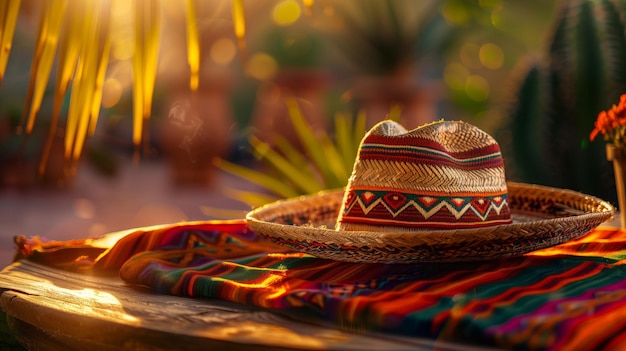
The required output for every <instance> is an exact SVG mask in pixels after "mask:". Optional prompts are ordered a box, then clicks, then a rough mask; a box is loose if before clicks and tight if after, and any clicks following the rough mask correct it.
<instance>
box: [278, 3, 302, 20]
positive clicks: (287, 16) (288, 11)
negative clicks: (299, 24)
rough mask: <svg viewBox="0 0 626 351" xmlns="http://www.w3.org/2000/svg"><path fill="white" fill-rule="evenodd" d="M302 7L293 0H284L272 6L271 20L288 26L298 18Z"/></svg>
mask: <svg viewBox="0 0 626 351" xmlns="http://www.w3.org/2000/svg"><path fill="white" fill-rule="evenodd" d="M301 14H302V9H301V8H300V5H299V4H298V3H297V2H295V1H294V0H284V1H281V2H279V3H278V4H276V6H274V10H273V11H272V20H273V21H274V23H276V24H277V25H279V26H288V25H290V24H292V23H294V22H295V21H297V20H298V18H300V15H301Z"/></svg>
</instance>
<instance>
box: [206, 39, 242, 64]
mask: <svg viewBox="0 0 626 351" xmlns="http://www.w3.org/2000/svg"><path fill="white" fill-rule="evenodd" d="M236 54H237V48H236V47H235V43H233V41H232V40H230V39H228V38H220V39H218V40H216V41H215V42H214V43H213V45H211V52H210V54H209V55H210V56H211V59H212V60H213V61H214V62H215V63H218V64H220V65H227V64H229V63H230V62H232V60H233V59H234V58H235V55H236Z"/></svg>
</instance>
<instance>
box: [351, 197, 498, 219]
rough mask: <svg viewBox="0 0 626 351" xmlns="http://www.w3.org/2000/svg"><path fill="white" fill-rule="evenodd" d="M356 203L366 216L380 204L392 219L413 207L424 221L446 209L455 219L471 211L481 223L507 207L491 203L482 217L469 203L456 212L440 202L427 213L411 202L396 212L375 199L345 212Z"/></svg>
mask: <svg viewBox="0 0 626 351" xmlns="http://www.w3.org/2000/svg"><path fill="white" fill-rule="evenodd" d="M356 203H358V204H359V207H361V210H362V211H363V213H364V214H365V215H368V214H369V212H370V211H371V210H372V209H373V208H374V207H376V206H377V205H378V204H381V203H382V205H383V206H385V208H386V209H387V211H389V213H391V214H392V215H393V217H396V216H398V215H399V214H400V213H402V212H403V211H404V210H406V209H407V208H408V207H410V206H413V207H415V208H416V209H417V211H418V212H419V213H421V214H422V216H424V219H429V218H430V217H432V216H433V215H434V214H435V213H437V212H439V210H441V209H442V208H443V207H446V208H447V209H448V211H450V213H452V214H453V215H454V217H455V218H456V219H459V218H461V217H462V216H463V215H464V214H465V213H466V212H467V211H468V210H470V209H471V210H472V211H473V212H474V213H475V214H476V216H478V217H479V218H480V219H481V220H483V221H484V220H486V219H487V216H488V215H489V213H490V212H491V211H492V210H493V211H495V212H496V214H500V212H501V211H502V208H504V206H506V205H507V201H506V200H503V201H502V202H501V203H500V204H499V205H496V204H495V203H493V202H491V203H490V204H489V208H487V211H485V214H484V215H483V214H481V213H480V212H478V210H477V209H475V208H474V206H472V204H471V203H469V202H468V203H467V204H466V205H465V206H463V207H462V208H461V209H460V210H457V209H456V208H455V207H454V206H453V205H451V204H450V203H449V202H445V201H442V202H440V203H439V204H437V206H435V207H433V208H431V209H430V210H428V211H427V210H426V209H424V208H423V207H422V206H420V205H419V204H418V203H417V202H415V201H413V200H411V201H409V202H407V203H406V204H405V205H404V206H402V207H400V208H399V209H398V210H395V211H394V210H393V209H391V208H390V207H389V206H387V204H386V203H385V202H384V201H383V200H382V199H377V200H375V201H373V202H372V203H371V204H370V205H365V204H364V203H363V201H361V199H360V198H358V199H357V201H354V202H353V203H352V205H351V206H350V207H349V208H348V209H347V210H346V212H348V211H350V210H352V208H353V207H354V206H355V204H356Z"/></svg>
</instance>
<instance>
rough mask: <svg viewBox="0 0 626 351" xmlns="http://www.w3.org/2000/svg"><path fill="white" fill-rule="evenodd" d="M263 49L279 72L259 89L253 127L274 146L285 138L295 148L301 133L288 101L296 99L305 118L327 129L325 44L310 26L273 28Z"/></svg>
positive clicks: (304, 24) (256, 133) (327, 82)
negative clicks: (298, 135) (294, 122)
mask: <svg viewBox="0 0 626 351" xmlns="http://www.w3.org/2000/svg"><path fill="white" fill-rule="evenodd" d="M259 50H260V51H261V52H263V53H265V54H267V55H269V57H271V58H272V59H273V60H274V62H275V63H276V71H275V72H274V74H273V75H271V76H270V77H269V78H268V79H266V80H263V81H262V82H261V84H260V86H259V88H258V93H257V100H256V103H255V108H254V111H253V116H252V121H251V126H252V127H253V129H254V134H255V135H256V136H258V137H259V138H261V139H263V140H266V141H268V142H269V143H270V144H273V143H274V141H273V140H274V139H275V138H277V137H284V138H286V139H287V140H288V141H289V142H290V143H292V144H293V145H294V146H296V147H298V148H299V149H301V148H302V146H301V145H299V144H298V137H297V133H296V132H295V130H294V128H293V125H292V123H291V122H290V117H289V110H288V108H287V104H286V101H287V100H288V99H296V100H297V101H298V103H299V105H300V109H301V112H302V115H303V117H304V118H305V120H306V121H307V123H308V124H309V125H310V126H311V127H312V128H313V130H315V131H322V130H327V129H328V127H329V123H328V122H329V121H328V118H327V117H326V114H325V109H324V105H325V103H324V95H325V92H326V88H327V87H328V85H329V79H330V77H329V74H328V72H327V70H326V69H325V68H324V67H323V62H322V60H323V50H324V47H323V43H322V42H321V38H320V37H319V34H317V33H316V32H314V31H313V30H312V29H311V28H309V27H308V25H307V24H306V23H294V24H291V25H290V26H288V27H272V28H271V29H270V30H268V32H267V33H266V34H265V36H264V40H262V41H261V44H260V47H259Z"/></svg>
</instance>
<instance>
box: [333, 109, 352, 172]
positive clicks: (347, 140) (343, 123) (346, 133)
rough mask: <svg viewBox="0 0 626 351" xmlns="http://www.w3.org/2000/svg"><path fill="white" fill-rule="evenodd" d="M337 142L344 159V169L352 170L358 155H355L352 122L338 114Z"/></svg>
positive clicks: (336, 117)
mask: <svg viewBox="0 0 626 351" xmlns="http://www.w3.org/2000/svg"><path fill="white" fill-rule="evenodd" d="M335 140H336V143H337V147H338V148H339V152H340V153H341V158H342V159H343V165H344V168H345V169H348V170H352V165H353V163H354V158H355V156H356V155H354V150H355V148H354V137H353V133H352V120H351V119H350V118H349V117H348V116H347V115H346V114H343V113H338V114H337V115H336V116H335Z"/></svg>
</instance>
